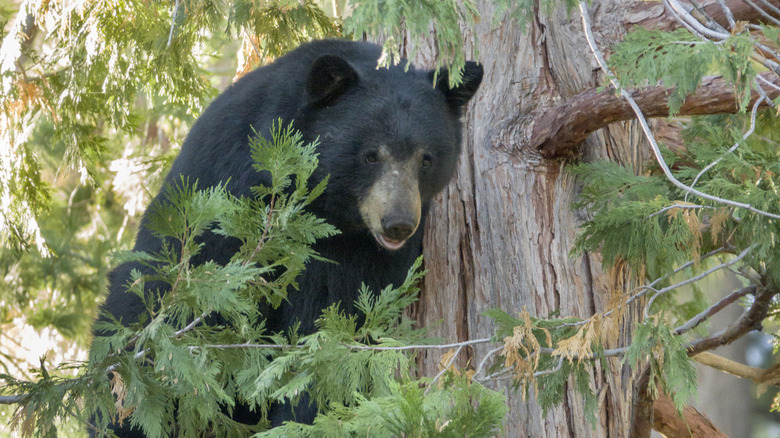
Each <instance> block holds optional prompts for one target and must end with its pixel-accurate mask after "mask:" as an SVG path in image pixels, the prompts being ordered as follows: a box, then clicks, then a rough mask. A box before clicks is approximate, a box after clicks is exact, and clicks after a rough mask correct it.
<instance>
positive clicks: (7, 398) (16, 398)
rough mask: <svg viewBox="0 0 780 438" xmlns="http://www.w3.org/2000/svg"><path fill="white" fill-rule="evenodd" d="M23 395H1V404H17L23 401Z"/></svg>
mask: <svg viewBox="0 0 780 438" xmlns="http://www.w3.org/2000/svg"><path fill="white" fill-rule="evenodd" d="M23 398H24V396H21V395H0V405H15V404H17V403H19V402H21V401H22V399H23Z"/></svg>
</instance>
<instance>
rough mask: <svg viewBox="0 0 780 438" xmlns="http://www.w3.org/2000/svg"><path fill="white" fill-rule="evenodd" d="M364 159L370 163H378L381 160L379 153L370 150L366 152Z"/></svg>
mask: <svg viewBox="0 0 780 438" xmlns="http://www.w3.org/2000/svg"><path fill="white" fill-rule="evenodd" d="M364 160H365V161H366V163H368V164H376V163H378V162H379V155H378V154H377V153H376V152H369V153H367V154H366V156H365V158H364Z"/></svg>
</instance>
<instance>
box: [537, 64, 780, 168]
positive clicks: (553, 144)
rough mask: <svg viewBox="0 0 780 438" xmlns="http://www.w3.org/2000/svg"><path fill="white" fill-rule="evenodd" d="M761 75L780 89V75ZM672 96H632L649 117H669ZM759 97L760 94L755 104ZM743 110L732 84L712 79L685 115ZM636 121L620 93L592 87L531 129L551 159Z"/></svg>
mask: <svg viewBox="0 0 780 438" xmlns="http://www.w3.org/2000/svg"><path fill="white" fill-rule="evenodd" d="M760 77H761V78H762V79H763V80H765V81H767V82H769V83H771V84H773V85H775V86H778V87H780V77H778V76H777V75H775V74H774V73H772V72H764V73H762V74H761V75H760ZM670 92H671V89H670V88H667V87H662V86H657V87H647V88H643V89H641V90H636V91H634V92H632V93H631V96H632V97H633V98H634V100H635V101H636V103H637V104H638V105H639V108H640V109H641V110H642V112H643V113H644V115H645V116H646V117H666V116H668V115H669V106H668V105H667V102H668V98H669V94H670ZM766 92H767V95H768V96H769V98H771V99H775V98H777V97H778V96H780V88H775V87H767V88H766ZM759 97H760V95H759V93H758V92H755V91H754V92H753V93H752V94H751V100H750V105H752V104H753V103H754V102H755V101H756V100H757V99H759ZM762 105H764V104H762ZM738 109H739V107H738V106H737V99H736V97H735V95H734V90H733V88H732V87H731V85H730V84H729V83H728V82H726V81H725V80H724V79H723V78H721V77H710V78H705V79H704V80H703V81H702V84H701V86H699V88H697V89H696V91H695V92H694V93H693V94H691V95H690V96H688V98H687V99H686V100H685V103H684V104H683V106H682V107H681V108H680V115H683V116H692V115H705V114H722V113H736V112H737V111H738ZM634 117H635V114H634V111H632V109H631V106H630V105H629V103H628V102H627V101H626V100H625V99H624V98H623V97H622V96H620V95H619V94H616V93H615V92H614V90H607V91H601V92H600V91H598V89H596V88H591V89H589V90H587V91H584V92H582V93H580V94H578V95H577V96H575V97H573V98H572V99H570V100H569V101H568V102H566V103H564V104H562V105H559V106H557V107H555V108H552V109H550V110H548V111H546V112H545V113H543V114H541V115H539V116H538V117H536V118H535V120H534V122H533V126H532V128H531V146H532V147H534V148H537V149H538V150H539V151H540V152H541V154H542V155H543V156H544V157H546V158H555V157H563V156H567V155H569V154H571V153H572V151H573V150H574V148H575V147H576V146H577V145H578V144H579V143H581V142H582V141H583V140H585V138H586V137H587V136H588V135H590V134H591V133H592V132H594V131H596V130H597V129H600V128H603V127H605V126H607V125H609V124H611V123H614V122H618V121H623V120H629V119H633V118H634Z"/></svg>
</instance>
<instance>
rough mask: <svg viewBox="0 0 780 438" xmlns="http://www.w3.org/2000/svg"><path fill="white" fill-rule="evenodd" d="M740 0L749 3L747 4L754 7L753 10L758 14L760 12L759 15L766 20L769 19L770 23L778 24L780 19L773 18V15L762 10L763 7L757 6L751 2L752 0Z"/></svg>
mask: <svg viewBox="0 0 780 438" xmlns="http://www.w3.org/2000/svg"><path fill="white" fill-rule="evenodd" d="M742 1H744V2H745V3H747V4H749V5H750V6H751V7H752V8H753V9H755V10H756V12H758V13H759V14H761V16H762V17H764V18H765V19H767V20H769V21H771V22H772V23H773V24H774V25H775V26H780V20H778V19H777V18H775V17H773V16H771V15H769V13H767V12H766V11H764V10H763V9H761V7H760V6H758V5H757V4H755V3H753V2H752V1H750V0H742ZM769 6H772V5H771V4H770V5H769ZM772 7H773V6H772Z"/></svg>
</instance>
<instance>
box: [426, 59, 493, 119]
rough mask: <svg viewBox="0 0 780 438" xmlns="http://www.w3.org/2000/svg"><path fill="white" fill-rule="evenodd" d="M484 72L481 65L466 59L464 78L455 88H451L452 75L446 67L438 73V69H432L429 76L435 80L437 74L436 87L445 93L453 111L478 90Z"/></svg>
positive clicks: (466, 101) (464, 103) (457, 109)
mask: <svg viewBox="0 0 780 438" xmlns="http://www.w3.org/2000/svg"><path fill="white" fill-rule="evenodd" d="M482 74H483V71H482V66H481V65H479V64H477V63H476V62H474V61H466V65H465V66H463V80H462V81H461V83H460V84H459V85H458V86H457V87H455V88H450V75H449V72H448V71H447V70H446V69H441V70H439V74H438V75H436V70H431V71H430V72H428V77H429V78H430V79H431V81H433V78H434V76H436V89H438V90H439V91H441V92H442V93H444V96H445V97H446V99H447V104H449V106H450V108H451V109H452V110H453V111H456V112H457V111H460V108H461V107H463V106H464V105H466V104H467V103H468V101H469V99H471V98H472V97H473V96H474V93H476V92H477V89H478V88H479V84H480V83H482Z"/></svg>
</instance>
